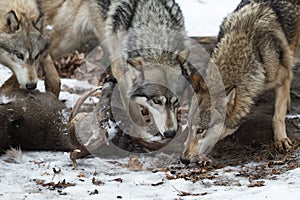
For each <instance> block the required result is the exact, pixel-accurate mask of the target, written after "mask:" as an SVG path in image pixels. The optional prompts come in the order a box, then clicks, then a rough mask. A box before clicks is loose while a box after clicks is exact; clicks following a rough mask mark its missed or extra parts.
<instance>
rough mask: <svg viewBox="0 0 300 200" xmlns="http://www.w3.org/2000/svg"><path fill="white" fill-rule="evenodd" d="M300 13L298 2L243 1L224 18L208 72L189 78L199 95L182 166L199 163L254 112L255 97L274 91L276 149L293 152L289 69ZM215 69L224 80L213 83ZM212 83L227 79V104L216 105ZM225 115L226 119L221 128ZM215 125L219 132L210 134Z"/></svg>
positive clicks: (296, 38) (299, 2)
mask: <svg viewBox="0 0 300 200" xmlns="http://www.w3.org/2000/svg"><path fill="white" fill-rule="evenodd" d="M299 10H300V1H292V0H289V1H283V0H244V1H242V3H241V4H240V5H239V6H238V8H237V9H236V10H235V11H234V12H233V13H232V14H230V15H229V16H228V17H226V18H225V19H224V21H223V23H222V25H221V27H220V33H219V42H218V44H217V46H216V49H215V50H214V52H213V54H212V58H211V62H210V63H209V64H208V66H207V68H206V69H204V71H205V72H204V73H203V74H199V73H191V74H190V77H191V82H192V85H193V88H194V91H195V96H194V98H193V100H192V107H193V108H192V109H191V112H190V116H189V129H190V133H189V136H188V139H187V141H186V143H185V150H184V152H183V154H182V162H183V163H186V164H187V163H189V162H197V161H198V159H199V158H200V157H201V155H206V154H207V153H209V151H210V150H211V149H212V148H213V146H214V145H215V144H216V142H217V141H218V140H221V139H223V138H224V137H226V136H228V135H231V134H233V133H234V132H235V130H236V129H237V128H238V127H239V125H240V123H241V121H242V120H243V118H244V117H245V116H246V115H247V114H248V113H249V112H250V108H251V105H252V104H253V103H254V99H255V97H257V96H258V95H259V94H260V93H262V92H263V91H266V90H269V89H274V90H275V98H276V99H275V111H274V116H273V122H272V124H273V131H274V142H275V146H276V147H277V148H278V149H279V150H280V151H282V152H284V151H288V150H290V149H291V148H292V142H291V140H290V139H289V138H288V136H287V134H286V129H285V115H286V113H287V111H288V109H289V105H290V84H291V80H292V71H291V69H292V66H293V62H294V57H295V54H296V50H297V46H298V44H299V38H300V26H299V25H300V17H299ZM213 65H215V66H216V68H217V69H218V71H219V73H220V75H221V78H222V80H216V79H214V77H215V74H216V72H215V71H214V70H211V66H213ZM212 81H215V82H216V81H223V84H224V88H225V97H224V96H222V95H221V96H222V97H224V98H223V104H222V101H221V100H218V99H217V100H214V101H212V99H213V96H218V92H220V91H218V90H217V89H216V88H213V89H210V88H208V86H207V85H208V84H209V83H210V82H212ZM209 89H210V90H209ZM214 99H216V98H214ZM213 103H214V106H212V104H213ZM224 105H225V106H224ZM197 109H198V111H196V110H197ZM222 112H224V113H225V117H226V118H225V121H224V127H223V128H222V126H223V124H222V122H223V121H222V119H221V117H222V114H221V113H222ZM213 113H214V116H213V115H212V114H213ZM218 126H219V127H218ZM215 127H218V128H219V130H220V131H219V132H216V131H211V129H214V128H215Z"/></svg>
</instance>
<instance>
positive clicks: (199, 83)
mask: <svg viewBox="0 0 300 200" xmlns="http://www.w3.org/2000/svg"><path fill="white" fill-rule="evenodd" d="M191 82H192V86H193V89H194V92H196V93H199V92H200V91H206V90H207V85H206V83H205V81H204V79H203V77H202V76H201V75H200V74H198V73H194V74H191Z"/></svg>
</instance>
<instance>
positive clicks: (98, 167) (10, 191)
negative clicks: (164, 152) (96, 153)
mask: <svg viewBox="0 0 300 200" xmlns="http://www.w3.org/2000/svg"><path fill="white" fill-rule="evenodd" d="M4 159H5V158H4V156H2V157H0V163H1V165H0V171H1V172H2V173H1V174H0V188H1V190H0V199H3V200H10V199H32V200H35V199H82V200H85V199H91V200H92V199H99V198H101V199H116V198H117V197H118V196H121V197H122V199H145V200H146V199H164V200H168V199H170V200H171V199H179V196H178V194H179V193H180V192H181V191H184V192H189V193H191V194H204V195H203V196H199V197H193V196H186V197H180V198H181V199H221V198H222V199H236V198H237V197H238V199H242V200H243V199H245V200H246V199H258V200H259V199H272V200H276V199H300V192H299V187H300V169H299V168H297V169H295V170H292V171H289V172H286V173H285V174H282V175H279V176H277V179H276V180H272V181H269V180H265V186H263V187H254V188H249V187H248V184H249V180H248V179H247V178H243V177H239V176H236V171H237V170H238V169H240V168H241V167H226V168H224V169H220V170H217V171H216V172H215V173H217V174H219V175H220V177H222V179H224V180H233V181H234V182H236V183H239V186H238V185H233V186H227V187H225V186H214V185H213V184H210V183H211V182H212V181H211V180H209V179H204V180H203V181H202V182H201V181H199V182H196V183H192V182H190V181H186V180H184V179H177V180H167V179H166V174H165V173H164V172H156V173H153V172H151V171H149V170H147V168H150V167H155V165H156V164H157V163H159V162H161V161H160V160H159V159H160V158H154V157H145V156H140V160H141V161H142V162H143V163H144V167H143V170H142V171H131V170H130V169H129V168H128V167H126V165H127V163H128V158H122V159H118V161H117V162H115V161H114V162H111V161H113V160H112V159H103V158H102V159H101V158H97V157H96V158H86V159H81V160H78V164H79V169H78V170H73V169H72V166H71V162H70V160H69V153H63V152H25V153H24V154H23V158H22V160H23V162H22V163H21V164H12V163H6V162H5V161H4ZM248 165H249V167H251V166H253V165H255V164H253V163H250V164H248ZM248 165H246V166H244V167H247V166H248ZM53 168H57V169H59V170H60V171H61V172H60V173H58V174H55V173H54V171H53ZM93 178H94V179H95V180H97V181H101V182H102V183H103V184H101V185H95V184H93V181H92V180H93ZM64 179H65V181H66V183H68V182H69V183H74V184H75V186H72V187H67V188H65V189H59V188H56V189H53V190H51V189H50V188H51V187H49V186H46V185H45V186H42V185H41V184H38V182H40V183H41V182H42V181H43V183H44V184H47V183H51V182H54V183H58V182H59V181H60V182H62V181H63V180H64ZM121 181H122V182H121ZM160 182H162V184H161V185H158V186H152V184H157V183H160ZM95 190H97V191H98V194H94V195H90V194H91V193H92V192H95ZM63 194H64V195H63Z"/></svg>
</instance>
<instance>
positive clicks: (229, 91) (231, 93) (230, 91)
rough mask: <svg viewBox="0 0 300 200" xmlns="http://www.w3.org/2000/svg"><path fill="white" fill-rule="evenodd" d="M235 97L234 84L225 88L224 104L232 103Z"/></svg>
mask: <svg viewBox="0 0 300 200" xmlns="http://www.w3.org/2000/svg"><path fill="white" fill-rule="evenodd" d="M234 99H235V86H233V87H230V88H227V89H226V97H225V103H226V105H233V104H234Z"/></svg>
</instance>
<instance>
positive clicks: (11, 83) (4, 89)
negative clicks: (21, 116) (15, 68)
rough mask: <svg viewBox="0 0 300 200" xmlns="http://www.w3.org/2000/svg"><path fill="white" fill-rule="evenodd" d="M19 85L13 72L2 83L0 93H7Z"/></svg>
mask: <svg viewBox="0 0 300 200" xmlns="http://www.w3.org/2000/svg"><path fill="white" fill-rule="evenodd" d="M19 87H20V84H19V82H18V80H17V77H16V75H15V74H13V75H11V77H10V78H9V79H7V81H5V82H4V83H3V85H2V86H1V88H0V93H3V94H7V93H9V92H12V91H14V90H16V89H18V88H19Z"/></svg>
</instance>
